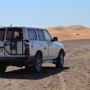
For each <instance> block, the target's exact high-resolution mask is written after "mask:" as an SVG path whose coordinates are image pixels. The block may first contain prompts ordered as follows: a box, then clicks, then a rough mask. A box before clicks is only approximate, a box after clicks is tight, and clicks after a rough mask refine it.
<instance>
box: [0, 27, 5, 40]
mask: <svg viewBox="0 0 90 90" xmlns="http://www.w3.org/2000/svg"><path fill="white" fill-rule="evenodd" d="M4 35H5V29H0V41H3V40H4Z"/></svg>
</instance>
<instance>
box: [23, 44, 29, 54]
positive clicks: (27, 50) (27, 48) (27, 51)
mask: <svg viewBox="0 0 90 90" xmlns="http://www.w3.org/2000/svg"><path fill="white" fill-rule="evenodd" d="M29 51H30V50H29V44H25V51H24V53H25V55H29Z"/></svg>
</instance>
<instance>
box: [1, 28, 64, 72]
mask: <svg viewBox="0 0 90 90" xmlns="http://www.w3.org/2000/svg"><path fill="white" fill-rule="evenodd" d="M64 56H65V52H64V45H63V44H62V43H60V42H57V37H54V38H53V39H52V37H51V36H50V34H49V32H48V31H47V30H45V29H40V28H29V27H2V28H0V73H2V72H5V70H6V67H7V66H10V65H12V66H18V67H22V66H25V69H26V70H30V69H34V70H35V71H36V72H40V71H41V70H42V64H43V63H53V64H55V65H56V67H57V68H62V67H63V64H64Z"/></svg>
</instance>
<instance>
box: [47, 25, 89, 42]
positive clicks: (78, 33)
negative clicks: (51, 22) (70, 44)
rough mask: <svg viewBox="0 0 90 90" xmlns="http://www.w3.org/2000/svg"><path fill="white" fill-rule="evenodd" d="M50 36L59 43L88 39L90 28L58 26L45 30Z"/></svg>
mask: <svg viewBox="0 0 90 90" xmlns="http://www.w3.org/2000/svg"><path fill="white" fill-rule="evenodd" d="M46 29H48V31H49V32H50V33H51V35H52V36H56V37H58V40H59V41H65V40H75V39H90V28H87V27H84V26H81V25H73V26H68V27H64V26H58V27H51V28H46Z"/></svg>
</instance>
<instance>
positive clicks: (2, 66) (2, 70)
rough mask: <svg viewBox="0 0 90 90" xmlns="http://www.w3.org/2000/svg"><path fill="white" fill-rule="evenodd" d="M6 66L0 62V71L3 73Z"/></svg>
mask: <svg viewBox="0 0 90 90" xmlns="http://www.w3.org/2000/svg"><path fill="white" fill-rule="evenodd" d="M6 68H7V66H6V65H4V64H0V73H4V72H5V70H6Z"/></svg>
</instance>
